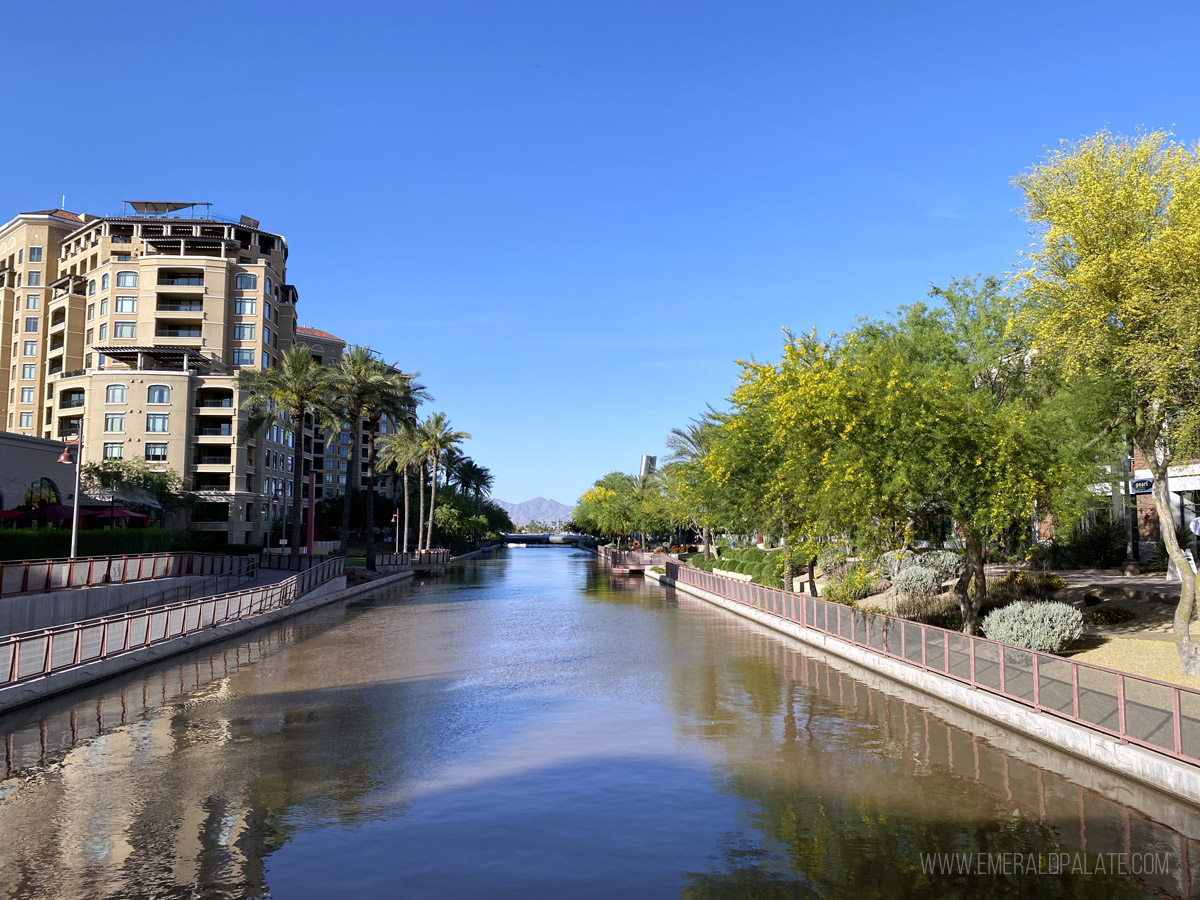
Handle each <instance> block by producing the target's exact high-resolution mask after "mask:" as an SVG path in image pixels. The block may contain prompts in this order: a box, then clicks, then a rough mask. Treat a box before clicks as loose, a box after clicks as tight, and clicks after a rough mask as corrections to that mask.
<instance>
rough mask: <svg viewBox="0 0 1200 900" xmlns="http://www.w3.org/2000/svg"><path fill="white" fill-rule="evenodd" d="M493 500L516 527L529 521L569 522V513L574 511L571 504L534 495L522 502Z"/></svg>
mask: <svg viewBox="0 0 1200 900" xmlns="http://www.w3.org/2000/svg"><path fill="white" fill-rule="evenodd" d="M495 502H496V504H497V505H499V506H500V507H502V508H503V509H504V511H505V512H507V513H508V515H509V518H511V519H512V520H513V524H514V525H516V526H517V527H518V528H519V527H521V526H522V525H528V524H529V523H530V522H569V521H571V513H573V512H574V511H575V507H573V506H564V505H563V504H561V503H559V502H558V501H557V500H547V499H546V498H545V497H534V498H533V499H532V500H526V501H525V502H524V503H506V502H505V501H503V500H496V501H495Z"/></svg>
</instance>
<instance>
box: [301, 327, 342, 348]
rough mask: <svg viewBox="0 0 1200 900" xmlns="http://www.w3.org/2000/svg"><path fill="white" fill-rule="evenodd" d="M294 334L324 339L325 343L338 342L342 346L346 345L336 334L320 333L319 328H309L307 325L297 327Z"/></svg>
mask: <svg viewBox="0 0 1200 900" xmlns="http://www.w3.org/2000/svg"><path fill="white" fill-rule="evenodd" d="M296 334H302V335H304V336H305V337H315V338H325V340H327V341H338V342H340V343H342V344H344V343H346V342H345V341H343V340H342V339H341V338H340V337H338V336H337V335H336V334H330V333H329V332H328V331H322V330H321V329H320V328H309V327H308V326H307V325H297V326H296Z"/></svg>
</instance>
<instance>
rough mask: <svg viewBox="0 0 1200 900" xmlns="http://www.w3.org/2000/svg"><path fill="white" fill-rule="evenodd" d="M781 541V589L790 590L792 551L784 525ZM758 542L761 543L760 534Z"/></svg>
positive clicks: (791, 583) (791, 585) (792, 585)
mask: <svg viewBox="0 0 1200 900" xmlns="http://www.w3.org/2000/svg"><path fill="white" fill-rule="evenodd" d="M781 541H782V543H783V589H784V590H785V591H791V590H792V588H793V587H794V586H795V585H794V584H793V582H792V552H791V550H790V549H788V541H787V527H786V526H785V527H784V529H783V537H782V539H781ZM759 543H760V544H761V543H762V539H761V535H760V538H759Z"/></svg>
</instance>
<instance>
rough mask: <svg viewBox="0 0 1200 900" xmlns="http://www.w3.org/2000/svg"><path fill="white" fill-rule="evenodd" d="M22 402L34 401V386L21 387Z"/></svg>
mask: <svg viewBox="0 0 1200 900" xmlns="http://www.w3.org/2000/svg"><path fill="white" fill-rule="evenodd" d="M21 402H22V403H32V402H33V388H31V387H23V388H21Z"/></svg>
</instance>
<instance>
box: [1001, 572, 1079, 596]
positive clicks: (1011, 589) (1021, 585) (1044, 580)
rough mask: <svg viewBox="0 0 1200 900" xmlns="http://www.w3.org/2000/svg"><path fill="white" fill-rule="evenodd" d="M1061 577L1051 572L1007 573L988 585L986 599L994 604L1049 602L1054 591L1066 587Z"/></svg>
mask: <svg viewBox="0 0 1200 900" xmlns="http://www.w3.org/2000/svg"><path fill="white" fill-rule="evenodd" d="M1066 586H1067V583H1066V582H1065V581H1063V579H1062V577H1061V576H1059V575H1055V574H1053V573H1051V572H1029V571H1020V572H1009V573H1008V574H1007V575H1005V576H1004V578H1003V579H1002V580H1001V581H999V582H992V583H990V584H989V585H988V597H989V599H994V601H995V603H996V604H1003V603H1011V602H1013V601H1014V600H1049V599H1050V598H1051V597H1052V596H1053V594H1054V592H1055V591H1057V590H1061V589H1062V588H1064V587H1066Z"/></svg>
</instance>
